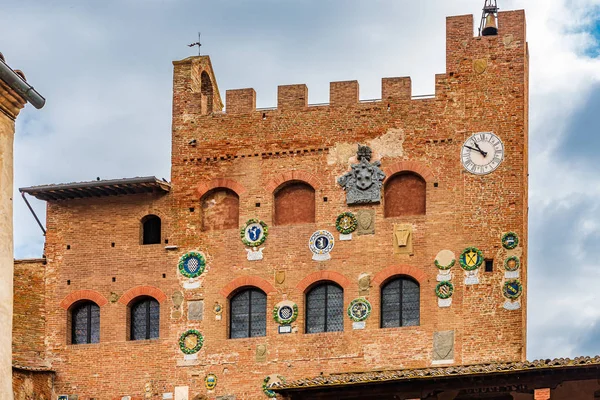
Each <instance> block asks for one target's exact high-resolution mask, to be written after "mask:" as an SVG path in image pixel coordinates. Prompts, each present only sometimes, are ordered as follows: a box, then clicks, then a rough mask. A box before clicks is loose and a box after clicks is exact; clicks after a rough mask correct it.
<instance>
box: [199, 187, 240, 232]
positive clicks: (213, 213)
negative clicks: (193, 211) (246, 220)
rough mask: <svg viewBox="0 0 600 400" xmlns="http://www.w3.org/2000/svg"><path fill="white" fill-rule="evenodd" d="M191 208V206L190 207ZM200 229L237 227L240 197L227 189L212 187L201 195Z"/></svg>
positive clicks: (210, 229)
mask: <svg viewBox="0 0 600 400" xmlns="http://www.w3.org/2000/svg"><path fill="white" fill-rule="evenodd" d="M192 208H193V207H192ZM199 211H200V212H201V213H202V229H203V230H205V231H212V230H215V229H231V228H237V226H238V219H239V214H240V199H239V197H238V195H237V194H236V193H235V192H234V191H232V190H229V189H214V190H211V191H210V192H208V193H206V194H205V195H204V196H203V197H202V208H201V209H200V210H199Z"/></svg>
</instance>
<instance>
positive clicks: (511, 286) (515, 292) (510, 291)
mask: <svg viewBox="0 0 600 400" xmlns="http://www.w3.org/2000/svg"><path fill="white" fill-rule="evenodd" d="M515 286H516V287H515ZM502 292H503V294H504V297H506V298H507V299H511V300H516V299H518V298H519V297H521V294H523V285H521V282H519V281H518V280H516V279H513V280H510V281H506V282H504V287H503V289H502Z"/></svg>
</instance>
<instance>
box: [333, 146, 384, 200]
mask: <svg viewBox="0 0 600 400" xmlns="http://www.w3.org/2000/svg"><path fill="white" fill-rule="evenodd" d="M371 154H372V151H371V148H369V147H368V146H361V145H359V146H358V152H357V153H356V157H357V159H358V164H354V165H352V169H351V170H350V172H348V173H346V174H345V175H343V176H342V177H340V178H339V179H338V183H339V184H340V186H342V187H343V188H344V190H345V191H346V203H347V204H348V205H352V204H368V203H379V202H380V201H381V186H382V185H383V180H384V179H385V174H384V173H383V171H382V170H381V169H380V168H379V167H380V166H381V163H380V162H379V161H375V162H373V163H371Z"/></svg>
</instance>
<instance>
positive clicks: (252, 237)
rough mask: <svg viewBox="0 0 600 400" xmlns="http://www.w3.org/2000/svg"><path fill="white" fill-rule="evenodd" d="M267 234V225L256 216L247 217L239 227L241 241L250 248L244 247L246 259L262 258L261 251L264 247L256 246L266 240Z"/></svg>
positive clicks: (255, 259)
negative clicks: (246, 254) (240, 227)
mask: <svg viewBox="0 0 600 400" xmlns="http://www.w3.org/2000/svg"><path fill="white" fill-rule="evenodd" d="M268 234H269V228H268V227H267V224H265V223H264V222H263V221H260V220H258V219H256V218H253V219H249V220H248V221H247V222H246V223H245V224H244V226H242V229H240V237H241V239H242V243H244V244H245V245H246V246H248V247H250V249H246V252H247V253H248V260H250V261H258V260H262V258H263V254H262V251H263V250H264V247H261V248H260V249H259V248H258V246H260V245H261V244H263V243H264V242H265V240H267V235H268Z"/></svg>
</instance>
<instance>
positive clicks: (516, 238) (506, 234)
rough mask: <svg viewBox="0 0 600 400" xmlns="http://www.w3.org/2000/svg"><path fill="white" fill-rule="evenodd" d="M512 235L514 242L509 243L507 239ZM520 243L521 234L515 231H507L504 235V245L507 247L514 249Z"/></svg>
mask: <svg viewBox="0 0 600 400" xmlns="http://www.w3.org/2000/svg"><path fill="white" fill-rule="evenodd" d="M510 236H512V237H513V239H514V240H513V242H512V243H507V242H506V240H507V239H508V238H509V237H510ZM518 245H519V236H518V235H517V234H516V233H514V232H506V233H505V234H504V235H502V246H503V247H504V248H505V249H508V250H512V249H514V248H515V247H517V246H518Z"/></svg>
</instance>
